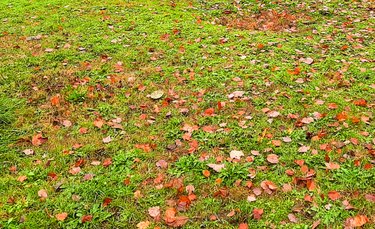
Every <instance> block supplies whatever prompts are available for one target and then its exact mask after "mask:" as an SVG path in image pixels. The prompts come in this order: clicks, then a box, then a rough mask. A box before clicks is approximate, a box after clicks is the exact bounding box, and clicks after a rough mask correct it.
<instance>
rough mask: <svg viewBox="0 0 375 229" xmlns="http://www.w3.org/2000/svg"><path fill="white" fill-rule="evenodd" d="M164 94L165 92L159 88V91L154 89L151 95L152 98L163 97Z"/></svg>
mask: <svg viewBox="0 0 375 229" xmlns="http://www.w3.org/2000/svg"><path fill="white" fill-rule="evenodd" d="M163 95H164V92H163V91H162V90H157V91H154V92H152V93H151V95H150V97H151V99H155V100H156V99H160V98H161V97H163Z"/></svg>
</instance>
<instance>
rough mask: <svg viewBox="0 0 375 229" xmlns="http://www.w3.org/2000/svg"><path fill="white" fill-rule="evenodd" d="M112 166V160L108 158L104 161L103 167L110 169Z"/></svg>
mask: <svg viewBox="0 0 375 229" xmlns="http://www.w3.org/2000/svg"><path fill="white" fill-rule="evenodd" d="M111 164H112V158H106V159H104V161H103V166H104V167H108V166H110V165H111Z"/></svg>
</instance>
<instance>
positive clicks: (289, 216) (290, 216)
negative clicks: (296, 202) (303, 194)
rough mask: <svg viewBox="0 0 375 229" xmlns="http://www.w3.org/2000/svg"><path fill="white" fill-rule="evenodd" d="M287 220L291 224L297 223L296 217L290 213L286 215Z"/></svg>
mask: <svg viewBox="0 0 375 229" xmlns="http://www.w3.org/2000/svg"><path fill="white" fill-rule="evenodd" d="M288 219H289V221H290V222H292V223H297V222H298V219H297V217H296V216H295V215H294V214H292V213H290V214H288Z"/></svg>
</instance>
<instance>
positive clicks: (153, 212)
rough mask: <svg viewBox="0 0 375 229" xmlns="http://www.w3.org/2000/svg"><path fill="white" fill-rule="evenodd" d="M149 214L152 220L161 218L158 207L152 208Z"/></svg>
mask: <svg viewBox="0 0 375 229" xmlns="http://www.w3.org/2000/svg"><path fill="white" fill-rule="evenodd" d="M148 214H149V215H150V216H151V217H152V218H157V217H159V216H160V207H159V206H156V207H151V208H149V209H148Z"/></svg>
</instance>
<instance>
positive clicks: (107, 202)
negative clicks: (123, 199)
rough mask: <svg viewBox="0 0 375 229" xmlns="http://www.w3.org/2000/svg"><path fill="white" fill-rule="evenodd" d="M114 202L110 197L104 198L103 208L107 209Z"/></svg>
mask: <svg viewBox="0 0 375 229" xmlns="http://www.w3.org/2000/svg"><path fill="white" fill-rule="evenodd" d="M111 202H112V199H111V198H109V197H106V198H104V200H103V207H107V206H108V205H109V204H110V203H111Z"/></svg>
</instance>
